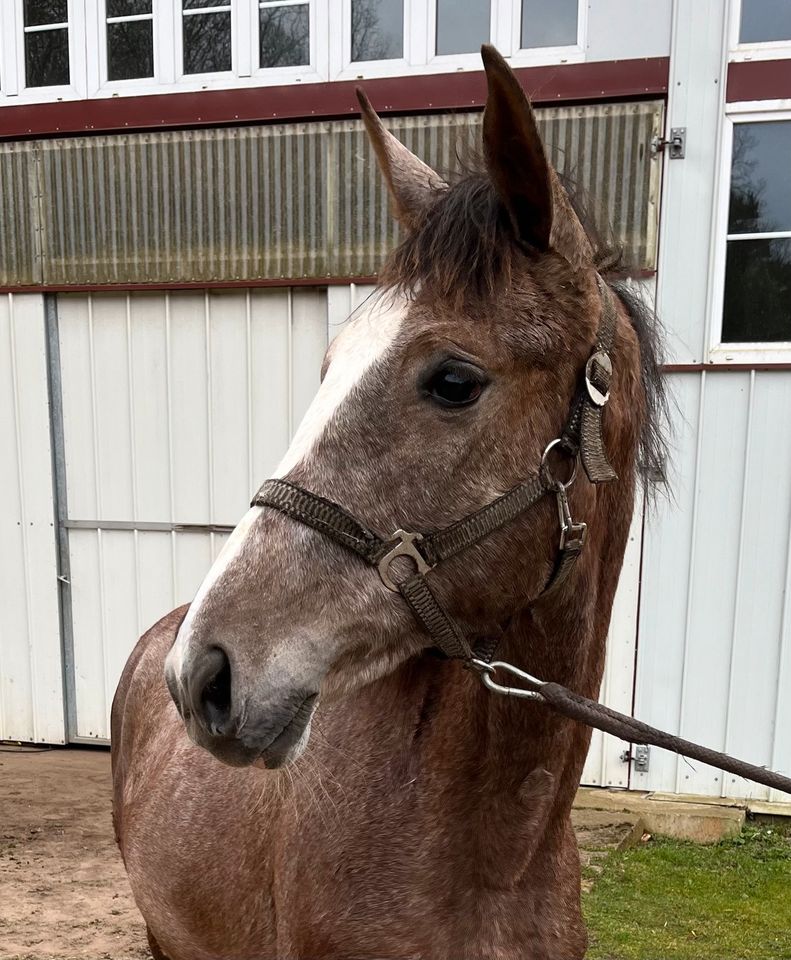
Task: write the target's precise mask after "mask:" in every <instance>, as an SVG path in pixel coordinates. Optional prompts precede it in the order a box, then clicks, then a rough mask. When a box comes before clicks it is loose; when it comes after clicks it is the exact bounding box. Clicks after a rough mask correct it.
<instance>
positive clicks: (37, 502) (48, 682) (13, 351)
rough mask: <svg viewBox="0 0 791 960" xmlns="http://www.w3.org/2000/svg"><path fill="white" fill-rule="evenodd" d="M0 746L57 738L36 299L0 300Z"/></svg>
mask: <svg viewBox="0 0 791 960" xmlns="http://www.w3.org/2000/svg"><path fill="white" fill-rule="evenodd" d="M0 450H1V451H2V454H0V544H2V549H0V611H2V616H0V740H27V741H43V742H47V743H62V742H63V741H64V738H65V730H64V714H63V674H62V669H61V643H60V623H59V613H58V581H57V566H56V542H55V527H54V519H55V515H54V507H53V487H52V455H51V447H50V429H49V406H48V394H47V355H46V334H45V323H44V298H43V296H41V295H40V294H37V295H30V294H26V295H14V294H6V295H4V296H2V297H1V298H0Z"/></svg>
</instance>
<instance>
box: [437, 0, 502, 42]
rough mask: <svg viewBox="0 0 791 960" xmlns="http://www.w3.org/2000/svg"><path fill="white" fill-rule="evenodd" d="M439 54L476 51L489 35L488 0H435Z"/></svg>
mask: <svg viewBox="0 0 791 960" xmlns="http://www.w3.org/2000/svg"><path fill="white" fill-rule="evenodd" d="M436 3H437V43H436V53H437V54H438V55H443V54H454V53H477V52H478V50H479V49H480V47H481V44H482V43H488V42H489V38H490V36H491V30H490V25H491V17H492V10H491V6H492V5H491V0H467V2H465V3H464V4H463V6H462V9H460V8H459V3H458V0H436Z"/></svg>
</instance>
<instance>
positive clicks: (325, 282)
mask: <svg viewBox="0 0 791 960" xmlns="http://www.w3.org/2000/svg"><path fill="white" fill-rule="evenodd" d="M655 276H656V270H648V269H645V270H630V271H628V272H625V273H612V274H608V277H609V279H610V280H626V279H630V280H644V279H648V280H650V279H652V278H653V277H655ZM378 282H379V278H378V277H377V276H375V275H372V276H370V277H277V278H271V277H270V278H266V279H264V278H252V279H250V280H181V281H179V280H167V281H156V282H153V283H148V282H146V283H131V282H130V283H55V284H52V283H49V284H48V283H44V284H36V285H31V284H27V285H19V284H18V285H16V286H2V285H0V295H1V294H4V293H122V292H124V291H137V292H145V291H146V290H160V291H161V290H216V289H225V288H230V289H233V288H244V287H337V286H346V285H347V284H350V283H357V284H361V283H378Z"/></svg>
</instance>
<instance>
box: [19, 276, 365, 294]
mask: <svg viewBox="0 0 791 960" xmlns="http://www.w3.org/2000/svg"><path fill="white" fill-rule="evenodd" d="M350 283H357V284H361V283H377V278H376V277H291V278H289V277H280V278H278V279H270V280H261V279H257V280H182V281H178V280H169V281H167V282H166V283H55V284H47V283H44V284H38V285H36V286H30V285H28V286H5V287H4V286H0V295H2V294H4V293H146V292H147V291H149V290H154V291H160V292H161V291H163V290H165V291H168V290H226V289H230V290H233V289H245V288H247V287H338V286H346V285H347V284H350Z"/></svg>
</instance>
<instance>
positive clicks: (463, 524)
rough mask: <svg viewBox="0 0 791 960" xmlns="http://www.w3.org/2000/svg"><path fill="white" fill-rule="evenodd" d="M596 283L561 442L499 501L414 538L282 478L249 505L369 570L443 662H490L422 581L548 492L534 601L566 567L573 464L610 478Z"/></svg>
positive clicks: (605, 314)
mask: <svg viewBox="0 0 791 960" xmlns="http://www.w3.org/2000/svg"><path fill="white" fill-rule="evenodd" d="M596 279H597V282H598V286H599V293H600V295H601V300H602V316H601V320H600V322H599V330H598V336H597V339H596V345H595V347H594V349H593V352H592V353H591V355H590V357H589V358H588V362H587V363H586V364H585V369H584V371H582V372H581V375H580V381H581V382H580V386H579V388H578V390H577V394H576V396H575V398H574V401H573V403H572V406H571V413H570V415H569V418H568V421H567V422H566V426H565V428H564V430H563V432H562V434H561V436H560V437H558V438H557V439H555V440H552V441H551V442H550V443H549V444H548V445H547V447H546V450H545V451H544V455H543V457H542V458H541V464H540V466H539V468H538V470H537V471H536V472H535V473H533V474H530V475H529V476H528V477H527V478H526V479H525V480H523V481H522V482H521V483H519V484H517V486H515V487H512V488H511V489H510V490H509V491H508V492H507V493H504V494H503V495H502V496H501V497H498V498H497V499H496V500H493V501H492V502H491V503H489V504H487V505H486V506H485V507H482V508H481V509H480V510H476V511H475V512H474V513H470V514H468V515H467V516H466V517H463V518H462V519H461V520H457V521H456V522H455V523H453V524H451V525H450V526H449V527H445V528H444V529H443V530H437V531H434V532H432V533H420V532H415V531H407V530H401V529H398V530H396V531H395V532H394V533H393V534H392V535H391V536H390V537H386V538H385V537H380V536H379V535H378V534H376V533H374V532H373V531H371V530H369V529H368V528H367V527H366V526H365V525H364V524H362V523H360V521H359V520H357V519H356V518H355V517H353V516H352V515H351V514H350V513H349V512H348V511H347V510H344V509H343V507H340V506H339V505H338V504H337V503H333V502H332V501H331V500H327V499H325V498H324V497H319V496H317V495H316V494H315V493H311V492H310V491H308V490H304V489H303V488H302V487H298V486H297V485H296V484H293V483H289V482H288V481H287V480H267V481H266V482H265V483H264V484H263V486H262V487H261V489H260V490H259V491H258V493H257V494H256V495H255V497H254V498H253V501H252V504H251V505H252V506H254V507H270V508H272V509H273V510H278V511H279V512H280V513H283V514H285V515H286V516H287V517H290V518H291V519H292V520H296V521H298V522H299V523H303V524H305V525H306V526H308V527H312V528H313V529H314V530H317V531H318V532H319V533H323V534H324V535H325V536H327V537H329V538H330V539H331V540H334V541H335V542H336V543H340V544H341V545H342V546H344V547H346V548H347V549H349V550H352V551H353V552H354V553H356V554H357V555H358V556H360V557H362V558H363V560H365V561H366V563H368V564H370V565H371V566H372V567H376V568H377V570H378V571H379V576H380V577H381V578H382V581H383V583H384V584H385V586H386V587H387V588H388V589H390V590H393V591H394V592H397V593H400V594H401V596H402V597H403V598H404V600H406V602H407V603H408V604H409V607H410V609H411V610H412V612H413V613H414V615H415V617H416V618H417V620H418V621H419V622H420V623H421V624H422V625H423V627H424V628H425V630H426V631H427V632H428V634H429V635H430V636H431V638H432V640H433V642H434V645H435V646H436V647H437V648H439V650H441V651H442V653H444V654H445V656H447V657H450V658H452V659H457V660H465V661H466V662H468V663H470V664H472V663H473V662H474V661H475V660H478V661H479V662H480V658H481V657H483V658H484V659H485V660H488V659H490V658H491V656H492V655H493V653H494V650H495V648H496V644H497V640H496V639H495V640H494V641H490V642H488V643H484V644H483V645H479V647H478V648H477V649H476V650H473V648H472V645H471V644H470V642H469V640H468V639H467V637H466V636H465V635H464V633H463V631H462V630H461V628H460V627H459V625H458V624H457V623H456V621H455V620H454V619H453V618H452V617H451V616H450V614H449V613H448V612H447V611H446V610H445V608H444V607H443V606H442V604H441V603H440V601H439V600H438V599H437V597H436V596H435V594H434V592H433V591H432V589H431V585H430V582H429V575H430V572H431V570H433V569H434V568H435V567H436V566H438V564H440V563H442V562H443V561H444V560H447V559H449V558H450V557H453V556H455V555H456V554H458V553H461V552H462V551H464V550H468V549H469V548H470V547H472V546H474V545H475V544H477V543H479V542H480V541H481V540H483V539H484V538H485V537H488V536H489V534H491V533H493V532H494V531H495V530H499V529H500V528H501V527H504V526H506V525H507V524H509V523H511V522H512V521H513V520H515V519H516V518H517V517H518V516H519V515H520V514H522V513H524V511H525V510H527V509H528V508H530V507H532V506H533V505H534V504H536V503H538V502H539V501H540V500H541V499H543V497H544V496H546V495H548V494H554V496H555V497H556V498H557V505H558V519H559V522H560V546H559V549H558V555H557V558H556V561H555V567H554V570H553V572H552V575H551V576H550V578H549V581H548V582H547V584H546V585H545V586H544V589H543V590H542V592H541V593H540V594H539V596H540V597H545V596H547V594H549V593H551V592H552V591H554V590H555V589H557V587H559V586H560V584H561V583H563V582H564V581H565V580H566V579H567V578H568V576H569V574H570V573H571V571H572V569H573V568H574V564H575V563H576V561H577V558H578V557H579V555H580V554H581V553H582V548H583V546H584V545H585V536H586V532H587V526H586V524H585V523H580V522H575V521H574V520H573V519H572V516H571V510H570V508H569V501H568V488H569V487H570V486H571V484H572V483H573V481H574V478H575V476H576V473H577V458H579V459H580V460H581V461H582V465H583V467H584V468H585V473H586V474H587V476H588V479H589V480H590V481H591V483H606V482H608V481H610V480H616V479H617V474H616V473H615V471H614V470H613V468H612V466H611V465H610V463H609V461H608V460H607V455H606V453H605V450H604V439H603V437H602V413H603V412H604V408H605V406H606V404H607V401H608V399H609V396H610V382H611V380H612V372H613V368H612V360H611V358H610V351H611V350H612V345H613V341H614V339H615V326H616V310H615V301H614V298H613V294H612V292H611V291H610V288H609V287H608V286H607V284H606V283H605V282H604V281H603V280H602V279H601V277H600V276H599V275H598V274H597V278H596ZM556 448H557V449H560V450H561V451H562V452H564V453H565V454H566V455H567V456H569V457H571V458H573V459H574V469H573V472H572V475H571V477H570V478H569V479H568V480H567V481H566V482H565V483H563V482H561V481H560V480H558V479H556V478H555V477H554V476H553V475H552V473H551V470H550V467H549V463H548V456H549V453H550V452H551V451H552V450H553V449H556ZM398 557H408V558H410V559H411V560H412V561H413V562H414V564H415V571H414V573H413V574H412V575H411V576H409V577H407V578H406V579H403V580H400V581H396V580H395V579H394V577H393V575H392V573H391V569H390V568H391V565H392V563H393V561H394V560H396V559H397V558H398Z"/></svg>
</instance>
